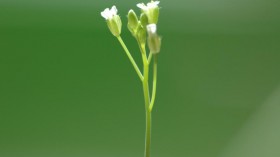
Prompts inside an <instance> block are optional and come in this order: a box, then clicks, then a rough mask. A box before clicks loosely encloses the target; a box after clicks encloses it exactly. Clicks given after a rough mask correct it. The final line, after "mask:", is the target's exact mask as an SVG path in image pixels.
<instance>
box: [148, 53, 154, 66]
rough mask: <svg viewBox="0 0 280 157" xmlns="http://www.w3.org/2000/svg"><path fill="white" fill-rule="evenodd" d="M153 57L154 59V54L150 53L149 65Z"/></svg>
mask: <svg viewBox="0 0 280 157" xmlns="http://www.w3.org/2000/svg"><path fill="white" fill-rule="evenodd" d="M152 57H153V54H152V53H151V52H150V54H149V57H148V63H149V64H150V63H151V60H152Z"/></svg>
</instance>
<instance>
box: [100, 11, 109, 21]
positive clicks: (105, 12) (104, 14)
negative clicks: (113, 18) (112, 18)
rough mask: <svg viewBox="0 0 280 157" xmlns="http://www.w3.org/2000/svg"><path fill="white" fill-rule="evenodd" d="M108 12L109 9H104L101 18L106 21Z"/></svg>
mask: <svg viewBox="0 0 280 157" xmlns="http://www.w3.org/2000/svg"><path fill="white" fill-rule="evenodd" d="M109 12H110V11H109V8H106V9H105V10H104V11H102V12H101V16H103V17H104V18H105V19H106V20H107V19H108V13H109Z"/></svg>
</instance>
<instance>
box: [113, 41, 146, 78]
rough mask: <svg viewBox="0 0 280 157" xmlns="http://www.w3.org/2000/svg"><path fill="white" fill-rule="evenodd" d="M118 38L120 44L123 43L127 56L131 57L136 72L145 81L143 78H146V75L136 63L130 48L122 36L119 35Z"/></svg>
mask: <svg viewBox="0 0 280 157" xmlns="http://www.w3.org/2000/svg"><path fill="white" fill-rule="evenodd" d="M117 38H118V40H119V42H120V44H121V45H122V47H123V49H124V51H125V53H126V55H127V57H128V58H129V60H130V62H131V64H132V65H133V67H134V69H135V71H136V73H137V74H138V76H139V78H140V80H141V81H143V80H144V77H143V75H142V73H141V71H140V70H139V68H138V66H137V64H136V62H135V61H134V59H133V57H132V56H131V54H130V52H129V50H128V49H127V47H126V45H125V43H124V42H123V40H122V38H121V36H118V37H117Z"/></svg>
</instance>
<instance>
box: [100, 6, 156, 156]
mask: <svg viewBox="0 0 280 157" xmlns="http://www.w3.org/2000/svg"><path fill="white" fill-rule="evenodd" d="M158 4H159V1H151V2H149V3H147V4H146V5H145V4H144V3H139V4H137V6H138V7H139V8H140V9H141V12H142V13H141V15H140V16H139V17H137V15H136V13H135V12H134V11H133V10H132V9H131V10H129V12H128V16H127V17H128V24H127V27H128V30H129V31H130V32H131V34H132V36H133V37H134V38H135V39H136V41H137V43H138V46H139V49H140V52H141V55H142V61H143V73H142V72H141V71H140V69H139V68H138V66H137V63H136V62H135V60H134V59H133V57H132V55H131V53H130V51H129V50H128V48H127V46H126V44H125V43H124V41H123V40H122V38H121V29H122V22H121V19H120V16H119V15H118V14H117V8H116V7H115V6H113V7H112V8H111V9H109V8H106V9H105V10H104V11H103V12H101V16H103V17H104V18H105V20H106V22H107V25H108V28H109V30H110V31H111V33H112V34H113V35H114V36H115V37H116V38H117V39H118V41H119V43H120V44H121V46H122V48H123V49H124V51H125V53H126V55H127V57H128V59H129V60H130V62H131V64H132V66H133V67H134V69H135V71H136V73H137V75H138V77H139V79H140V80H141V82H142V86H143V95H144V102H145V112H146V135H145V153H144V157H151V132H152V110H153V107H154V103H155V98H156V88H157V63H158V62H157V57H158V54H159V52H160V47H161V37H160V36H159V35H158V34H157V22H158V16H159V7H158ZM146 45H147V46H148V48H149V50H150V52H149V54H148V55H147V52H146V47H147V46H146ZM152 59H153V81H152V95H151V97H150V91H149V70H150V69H149V68H150V66H149V65H150V64H151V60H152Z"/></svg>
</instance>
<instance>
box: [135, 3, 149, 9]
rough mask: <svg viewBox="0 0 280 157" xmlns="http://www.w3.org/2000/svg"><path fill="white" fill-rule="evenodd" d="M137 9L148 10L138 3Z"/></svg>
mask: <svg viewBox="0 0 280 157" xmlns="http://www.w3.org/2000/svg"><path fill="white" fill-rule="evenodd" d="M137 7H138V8H140V9H142V10H147V9H148V8H147V6H146V5H145V4H144V3H138V4H137Z"/></svg>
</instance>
